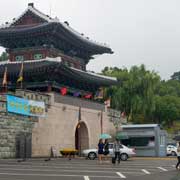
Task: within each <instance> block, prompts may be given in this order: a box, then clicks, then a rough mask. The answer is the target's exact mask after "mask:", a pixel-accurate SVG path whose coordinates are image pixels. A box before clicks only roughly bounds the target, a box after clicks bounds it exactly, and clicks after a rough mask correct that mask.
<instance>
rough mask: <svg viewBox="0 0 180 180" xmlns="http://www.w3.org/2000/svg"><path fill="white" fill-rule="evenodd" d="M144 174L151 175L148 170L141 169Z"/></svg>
mask: <svg viewBox="0 0 180 180" xmlns="http://www.w3.org/2000/svg"><path fill="white" fill-rule="evenodd" d="M141 170H142V171H143V172H144V173H146V174H151V173H150V172H149V171H147V170H146V169H141Z"/></svg>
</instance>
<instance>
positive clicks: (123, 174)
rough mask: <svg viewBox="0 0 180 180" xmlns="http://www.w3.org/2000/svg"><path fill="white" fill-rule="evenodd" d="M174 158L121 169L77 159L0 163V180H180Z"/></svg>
mask: <svg viewBox="0 0 180 180" xmlns="http://www.w3.org/2000/svg"><path fill="white" fill-rule="evenodd" d="M175 164H176V159H175V158H172V159H171V158H131V159H129V160H128V161H121V163H120V164H119V165H118V164H116V165H113V164H111V162H110V161H104V162H103V163H102V164H99V163H98V161H97V160H87V159H84V158H77V159H72V160H68V159H66V158H59V159H52V160H50V161H45V160H44V159H28V160H26V161H20V162H18V161H17V160H13V159H12V160H0V180H72V179H73V180H113V179H128V180H152V178H153V179H154V180H180V171H178V170H176V169H175Z"/></svg>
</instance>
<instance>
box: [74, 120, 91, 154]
mask: <svg viewBox="0 0 180 180" xmlns="http://www.w3.org/2000/svg"><path fill="white" fill-rule="evenodd" d="M75 148H76V149H77V150H78V151H79V152H82V150H83V149H88V148H89V134H88V128H87V126H86V124H85V123H84V122H79V123H78V124H77V126H76V131H75Z"/></svg>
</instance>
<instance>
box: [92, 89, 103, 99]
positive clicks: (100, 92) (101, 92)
mask: <svg viewBox="0 0 180 180" xmlns="http://www.w3.org/2000/svg"><path fill="white" fill-rule="evenodd" d="M103 96H104V91H103V88H100V89H99V90H98V91H97V92H96V94H95V97H94V99H103Z"/></svg>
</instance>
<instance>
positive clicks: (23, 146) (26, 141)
mask: <svg viewBox="0 0 180 180" xmlns="http://www.w3.org/2000/svg"><path fill="white" fill-rule="evenodd" d="M31 153H32V134H31V133H21V134H19V135H17V137H16V158H23V159H26V158H31Z"/></svg>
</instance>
